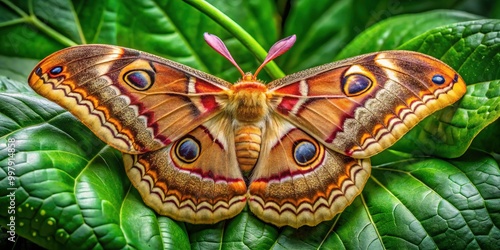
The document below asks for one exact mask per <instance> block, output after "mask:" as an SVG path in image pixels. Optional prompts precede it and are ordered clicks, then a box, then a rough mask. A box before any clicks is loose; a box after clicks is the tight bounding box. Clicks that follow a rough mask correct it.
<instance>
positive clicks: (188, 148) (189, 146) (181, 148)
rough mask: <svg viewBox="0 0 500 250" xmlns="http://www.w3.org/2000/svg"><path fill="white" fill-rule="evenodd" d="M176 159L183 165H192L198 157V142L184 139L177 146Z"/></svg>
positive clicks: (188, 138) (189, 138) (187, 138)
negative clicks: (183, 163)
mask: <svg viewBox="0 0 500 250" xmlns="http://www.w3.org/2000/svg"><path fill="white" fill-rule="evenodd" d="M175 153H176V155H177V157H179V159H180V160H181V161H183V162H185V163H192V162H194V161H196V159H198V156H200V142H199V141H197V140H196V139H194V138H192V137H185V138H184V139H182V140H181V141H180V142H179V143H178V144H177V149H176V151H175Z"/></svg>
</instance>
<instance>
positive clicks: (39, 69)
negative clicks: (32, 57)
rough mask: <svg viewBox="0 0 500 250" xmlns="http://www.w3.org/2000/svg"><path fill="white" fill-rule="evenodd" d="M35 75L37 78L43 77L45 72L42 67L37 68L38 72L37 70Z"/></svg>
mask: <svg viewBox="0 0 500 250" xmlns="http://www.w3.org/2000/svg"><path fill="white" fill-rule="evenodd" d="M35 74H36V75H37V76H42V74H43V72H42V68H40V67H38V68H36V70H35Z"/></svg>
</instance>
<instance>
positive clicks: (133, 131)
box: [29, 33, 466, 228]
mask: <svg viewBox="0 0 500 250" xmlns="http://www.w3.org/2000/svg"><path fill="white" fill-rule="evenodd" d="M204 36H205V40H206V41H207V42H208V44H209V45H210V46H211V47H212V48H214V49H215V50H216V51H217V52H219V53H220V54H221V55H223V56H224V57H226V58H227V59H228V60H229V61H231V62H232V63H233V64H234V65H235V66H236V67H237V68H238V70H239V71H240V72H241V74H242V77H241V79H240V80H239V81H238V82H236V83H235V84H231V83H229V82H227V81H224V80H222V79H219V78H217V77H215V76H212V75H210V74H207V73H204V72H201V71H198V70H195V69H193V68H190V67H188V66H185V65H182V64H179V63H176V62H174V61H170V60H167V59H164V58H160V57H157V56H154V55H151V54H148V53H145V52H141V51H137V50H133V49H129V48H122V47H118V46H110V45H97V44H95V45H81V46H74V47H70V48H66V49H63V50H60V51H58V52H55V53H54V54H52V55H50V56H48V57H47V58H45V59H43V60H42V61H41V62H40V63H39V64H38V65H37V66H36V67H35V68H34V70H33V72H32V73H31V75H30V76H29V84H30V86H31V87H32V88H33V89H34V90H35V91H36V92H38V93H39V94H40V95H42V96H44V97H46V98H48V99H50V100H52V101H54V102H56V103H58V104H59V105H60V106H62V107H64V108H65V109H67V110H69V111H70V112H71V113H72V114H73V115H75V116H76V117H77V118H78V119H80V120H81V121H82V122H83V123H84V124H85V125H86V126H87V127H89V128H90V129H91V130H92V131H93V132H94V133H95V134H96V135H97V136H98V137H99V138H101V139H102V140H103V141H104V142H106V143H107V144H109V145H111V146H112V147H114V148H116V149H118V150H119V151H121V152H123V162H124V165H125V169H126V172H127V175H128V177H129V178H130V180H131V181H132V183H133V185H134V186H135V187H136V188H137V190H139V193H140V194H141V196H142V198H143V200H144V202H145V203H146V204H147V205H148V206H149V207H151V208H153V209H154V210H155V211H156V212H157V213H159V214H161V215H166V216H169V217H171V218H173V219H176V220H180V221H185V222H189V223H197V224H210V223H216V222H219V221H221V220H224V219H228V218H231V217H234V216H236V215H237V214H238V213H240V212H241V211H242V209H243V208H244V207H245V206H246V205H247V204H248V206H249V208H250V210H251V211H252V213H253V214H255V215H256V216H257V217H259V218H260V219H262V220H263V221H266V222H269V223H272V224H274V225H277V226H286V225H288V226H291V227H295V228H298V227H301V226H303V225H309V226H314V225H317V224H318V223H320V222H322V221H326V220H331V219H332V218H333V217H334V216H335V215H336V214H338V213H340V212H342V211H343V210H344V209H345V208H346V207H347V206H348V205H349V204H350V203H351V202H352V201H353V200H354V199H355V197H356V196H358V195H359V194H360V193H361V191H362V189H363V187H364V185H365V183H366V181H367V179H368V177H369V176H370V171H371V165H370V157H371V156H373V155H375V154H377V153H379V152H381V151H382V150H384V149H386V148H388V147H389V146H391V145H392V144H394V143H395V142H396V141H397V140H398V139H400V138H401V137H402V136H403V135H404V134H405V133H406V132H408V131H409V130H410V129H411V128H412V127H414V126H415V125H416V124H417V123H418V122H419V121H421V120H422V119H423V118H425V117H426V116H428V115H430V114H431V113H433V112H435V111H437V110H439V109H441V108H443V107H446V106H448V105H450V104H452V103H454V102H455V101H457V100H459V99H460V98H461V96H462V95H464V93H465V91H466V87H465V83H464V81H463V80H462V78H461V77H460V76H459V75H458V73H457V72H455V71H454V70H453V69H452V68H451V67H449V66H447V65H446V64H444V63H443V62H441V61H439V60H437V59H435V58H432V57H429V56H426V55H423V54H420V53H416V52H410V51H384V52H377V53H371V54H366V55H361V56H357V57H353V58H349V59H346V60H343V61H339V62H334V63H329V64H325V65H322V66H318V67H315V68H311V69H307V70H304V71H301V72H298V73H295V74H291V75H288V76H286V77H284V78H282V79H278V80H275V81H272V82H270V83H269V84H267V85H265V84H263V83H262V82H261V81H259V80H257V74H258V72H259V71H260V69H262V67H263V66H264V65H265V64H266V63H268V62H269V61H271V60H273V59H274V58H276V57H277V56H279V55H281V54H283V53H284V52H285V51H286V50H288V49H289V48H290V47H291V46H292V45H293V43H294V42H295V39H296V38H295V36H290V37H287V38H285V39H282V40H280V41H278V42H277V43H276V44H275V45H273V46H272V47H271V49H270V51H269V54H268V56H267V58H266V59H265V60H264V62H263V64H262V65H261V66H260V67H259V69H258V70H257V71H256V72H255V73H254V74H252V73H244V72H243V71H242V70H241V69H240V68H239V66H238V65H237V64H236V62H235V60H234V59H233V58H232V56H231V55H230V53H229V51H228V50H227V48H226V46H225V45H224V43H223V42H222V41H221V40H220V39H219V38H218V37H216V36H214V35H211V34H208V33H205V35H204Z"/></svg>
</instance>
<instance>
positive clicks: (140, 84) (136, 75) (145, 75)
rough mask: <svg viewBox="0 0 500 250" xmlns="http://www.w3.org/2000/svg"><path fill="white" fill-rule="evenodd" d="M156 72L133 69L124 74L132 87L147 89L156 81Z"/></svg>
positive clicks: (125, 79)
mask: <svg viewBox="0 0 500 250" xmlns="http://www.w3.org/2000/svg"><path fill="white" fill-rule="evenodd" d="M154 76H155V75H154V73H153V72H151V71H147V70H133V71H129V72H127V73H126V74H125V75H124V76H123V80H124V81H125V82H126V83H127V84H128V85H129V86H130V87H132V88H134V89H137V90H147V89H149V88H150V87H151V86H152V85H153V82H154Z"/></svg>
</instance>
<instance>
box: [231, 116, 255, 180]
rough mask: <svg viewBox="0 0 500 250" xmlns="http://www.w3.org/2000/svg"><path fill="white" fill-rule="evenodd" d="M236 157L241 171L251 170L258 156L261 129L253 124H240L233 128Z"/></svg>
mask: <svg viewBox="0 0 500 250" xmlns="http://www.w3.org/2000/svg"><path fill="white" fill-rule="evenodd" d="M234 134H235V139H234V142H235V148H236V158H237V160H238V164H239V166H240V169H241V171H242V172H243V173H245V174H247V173H249V172H250V171H252V169H253V167H254V166H255V163H257V159H258V158H259V153H260V146H261V143H262V130H261V128H260V127H258V126H255V125H241V126H239V127H237V128H236V129H235V133H234Z"/></svg>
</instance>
